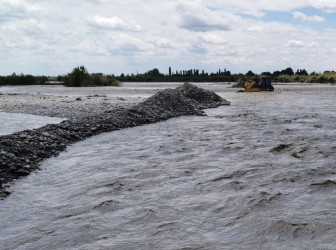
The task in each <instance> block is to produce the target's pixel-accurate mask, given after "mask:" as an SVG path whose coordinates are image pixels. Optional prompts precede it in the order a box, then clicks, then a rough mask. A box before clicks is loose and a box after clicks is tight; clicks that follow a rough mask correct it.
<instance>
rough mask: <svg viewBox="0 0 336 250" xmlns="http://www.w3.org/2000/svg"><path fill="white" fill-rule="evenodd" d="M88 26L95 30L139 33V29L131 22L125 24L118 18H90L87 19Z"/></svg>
mask: <svg viewBox="0 0 336 250" xmlns="http://www.w3.org/2000/svg"><path fill="white" fill-rule="evenodd" d="M87 22H88V24H89V25H91V26H94V27H96V28H103V29H110V30H119V31H140V30H141V27H140V26H139V25H137V24H135V23H133V22H126V21H124V20H122V19H121V18H119V17H110V18H107V17H102V16H98V15H95V16H92V17H91V18H89V19H88V21H87Z"/></svg>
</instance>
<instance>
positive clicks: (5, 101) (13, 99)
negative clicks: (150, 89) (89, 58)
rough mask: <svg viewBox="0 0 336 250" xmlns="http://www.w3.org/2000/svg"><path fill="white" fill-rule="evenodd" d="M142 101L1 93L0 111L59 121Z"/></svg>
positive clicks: (101, 96) (95, 113) (103, 96)
mask: <svg viewBox="0 0 336 250" xmlns="http://www.w3.org/2000/svg"><path fill="white" fill-rule="evenodd" d="M142 100H143V98H140V97H134V98H127V97H112V96H107V95H101V94H97V95H87V96H55V95H41V94H37V95H36V94H33V95H32V94H26V93H20V94H13V93H11V94H9V93H4V94H0V111H3V112H9V113H25V114H32V115H45V116H51V117H60V118H79V117H86V116H94V115H98V114H101V113H104V112H106V111H108V110H111V109H114V108H120V107H131V106H133V105H135V104H137V103H139V102H141V101H142Z"/></svg>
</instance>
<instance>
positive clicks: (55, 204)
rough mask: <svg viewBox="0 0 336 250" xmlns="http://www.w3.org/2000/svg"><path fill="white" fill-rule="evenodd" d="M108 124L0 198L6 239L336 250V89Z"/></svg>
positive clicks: (86, 245) (66, 245) (32, 243)
mask: <svg viewBox="0 0 336 250" xmlns="http://www.w3.org/2000/svg"><path fill="white" fill-rule="evenodd" d="M205 87H206V88H208V89H210V90H214V91H216V93H218V94H220V95H221V96H222V97H223V98H225V99H227V100H229V101H231V106H224V107H219V108H216V109H209V110H206V113H207V115H208V116H204V117H203V116H201V117H180V118H174V119H170V120H168V121H166V122H161V123H156V124H151V125H145V126H141V127H135V128H130V129H124V130H120V131H115V132H111V133H106V134H101V135H99V136H95V137H92V138H90V139H88V140H85V141H82V142H79V143H77V144H74V145H72V146H70V147H69V148H68V150H67V152H64V153H61V154H60V156H59V157H56V158H51V159H49V160H46V161H45V162H44V163H43V164H42V166H41V168H42V170H41V171H39V172H37V173H34V174H32V175H30V176H28V177H27V178H25V179H23V180H20V181H19V182H17V183H16V184H15V185H14V186H13V190H12V191H13V193H12V194H11V195H10V196H9V197H8V198H6V199H5V200H3V201H1V202H0V214H1V216H0V225H1V226H0V248H1V249H335V245H336V140H335V139H336V129H335V125H336V113H335V103H336V88H334V87H330V86H322V87H317V86H297V87H288V86H278V87H277V86H275V88H276V90H275V91H274V93H250V94H246V93H234V92H233V91H232V89H229V88H226V87H224V86H222V85H207V86H205Z"/></svg>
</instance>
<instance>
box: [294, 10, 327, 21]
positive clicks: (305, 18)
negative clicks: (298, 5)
mask: <svg viewBox="0 0 336 250" xmlns="http://www.w3.org/2000/svg"><path fill="white" fill-rule="evenodd" d="M292 14H293V17H294V18H295V19H299V20H301V21H303V22H318V23H322V22H325V19H324V18H323V17H321V16H316V15H314V16H307V15H305V14H303V13H302V12H299V11H294V12H293V13H292Z"/></svg>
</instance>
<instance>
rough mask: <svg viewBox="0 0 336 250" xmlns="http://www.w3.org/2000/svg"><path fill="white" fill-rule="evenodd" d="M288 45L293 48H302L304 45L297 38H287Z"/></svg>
mask: <svg viewBox="0 0 336 250" xmlns="http://www.w3.org/2000/svg"><path fill="white" fill-rule="evenodd" d="M287 46H288V47H294V48H302V47H304V43H303V42H302V41H299V40H289V41H288V43H287Z"/></svg>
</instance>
